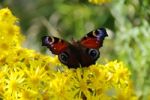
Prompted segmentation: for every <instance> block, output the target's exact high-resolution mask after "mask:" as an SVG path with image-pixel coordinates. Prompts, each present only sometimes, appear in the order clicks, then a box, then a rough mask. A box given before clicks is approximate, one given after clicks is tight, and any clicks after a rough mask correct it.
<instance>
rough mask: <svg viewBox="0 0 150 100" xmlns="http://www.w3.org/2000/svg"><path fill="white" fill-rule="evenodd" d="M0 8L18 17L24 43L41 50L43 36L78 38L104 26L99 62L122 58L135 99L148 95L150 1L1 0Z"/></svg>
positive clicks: (142, 99)
mask: <svg viewBox="0 0 150 100" xmlns="http://www.w3.org/2000/svg"><path fill="white" fill-rule="evenodd" d="M0 7H1V8H2V7H9V8H10V9H11V10H12V12H13V13H14V14H15V15H16V16H18V18H19V19H20V25H21V27H22V33H24V34H25V35H26V36H27V40H26V41H25V46H26V47H28V48H33V49H36V50H38V51H41V52H44V51H45V49H44V48H42V47H41V37H42V36H44V35H53V36H57V37H61V38H63V39H65V40H71V39H72V38H75V39H77V40H79V39H80V38H81V37H83V36H84V35H85V34H87V32H89V31H91V30H93V29H96V28H99V27H106V28H107V31H108V34H109V38H108V39H107V40H105V44H104V47H103V48H102V49H101V54H102V56H101V59H100V61H101V62H103V61H105V59H108V60H115V59H117V60H122V61H124V62H125V63H126V65H127V66H129V68H130V69H131V71H132V76H133V77H132V78H133V83H134V84H135V89H136V90H137V95H138V96H139V99H140V100H147V98H148V96H150V77H149V74H150V59H149V58H150V44H149V42H150V0H112V1H111V2H110V3H105V4H102V5H98V4H97V5H95V4H91V3H89V2H88V0H87V1H86V0H70V1H68V0H1V1H0Z"/></svg>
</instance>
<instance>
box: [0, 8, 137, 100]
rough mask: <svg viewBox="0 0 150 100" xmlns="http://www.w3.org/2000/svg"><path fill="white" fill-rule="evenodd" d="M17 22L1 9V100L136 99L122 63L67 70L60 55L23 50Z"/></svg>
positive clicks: (6, 9)
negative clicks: (60, 60)
mask: <svg viewBox="0 0 150 100" xmlns="http://www.w3.org/2000/svg"><path fill="white" fill-rule="evenodd" d="M17 21H18V19H17V18H16V17H14V16H13V15H12V13H11V11H10V10H9V9H8V8H5V9H1V10H0V99H4V100H19V99H20V100H49V99H51V100H60V99H61V100H83V99H87V100H112V99H118V100H120V99H121V100H137V97H136V95H135V92H134V89H133V86H132V82H131V80H130V75H131V74H130V71H129V70H128V69H127V68H126V67H125V65H124V64H123V62H117V61H112V62H108V63H107V64H106V65H102V64H95V65H92V66H90V67H87V68H82V67H81V68H77V69H68V68H66V67H65V66H63V65H62V64H61V63H60V62H59V61H58V58H57V56H56V57H50V56H46V55H42V54H40V53H37V52H36V51H34V50H29V49H26V48H23V47H21V42H22V39H23V36H22V35H21V33H20V28H19V26H17V25H16V22H17Z"/></svg>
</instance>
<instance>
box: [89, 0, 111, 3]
mask: <svg viewBox="0 0 150 100" xmlns="http://www.w3.org/2000/svg"><path fill="white" fill-rule="evenodd" d="M110 1H111V0H89V2H91V3H94V4H104V3H108V2H110Z"/></svg>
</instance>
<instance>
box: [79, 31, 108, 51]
mask: <svg viewBox="0 0 150 100" xmlns="http://www.w3.org/2000/svg"><path fill="white" fill-rule="evenodd" d="M106 36H108V34H107V32H106V30H105V29H104V28H99V29H97V30H95V31H91V32H89V33H88V34H87V35H86V36H85V37H83V38H82V39H81V40H80V41H79V43H80V44H81V45H82V46H84V47H86V48H95V49H98V48H100V47H102V46H103V40H104V39H105V37H106Z"/></svg>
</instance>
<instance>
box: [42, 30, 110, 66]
mask: <svg viewBox="0 0 150 100" xmlns="http://www.w3.org/2000/svg"><path fill="white" fill-rule="evenodd" d="M106 36H108V34H107V32H106V30H105V29H104V28H99V29H97V30H94V31H91V32H89V33H88V34H87V35H86V36H85V37H83V38H82V39H81V40H80V41H73V42H72V43H69V42H67V41H65V40H62V39H59V38H57V37H51V36H44V37H42V46H46V47H47V48H49V49H50V51H51V52H52V53H53V54H56V55H58V58H59V60H60V62H61V63H63V64H65V65H67V66H68V67H69V68H77V67H79V66H80V65H81V66H82V67H87V66H89V65H91V64H95V62H96V60H97V59H98V58H99V56H100V52H99V48H101V47H102V46H103V40H104V39H105V37H106Z"/></svg>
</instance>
